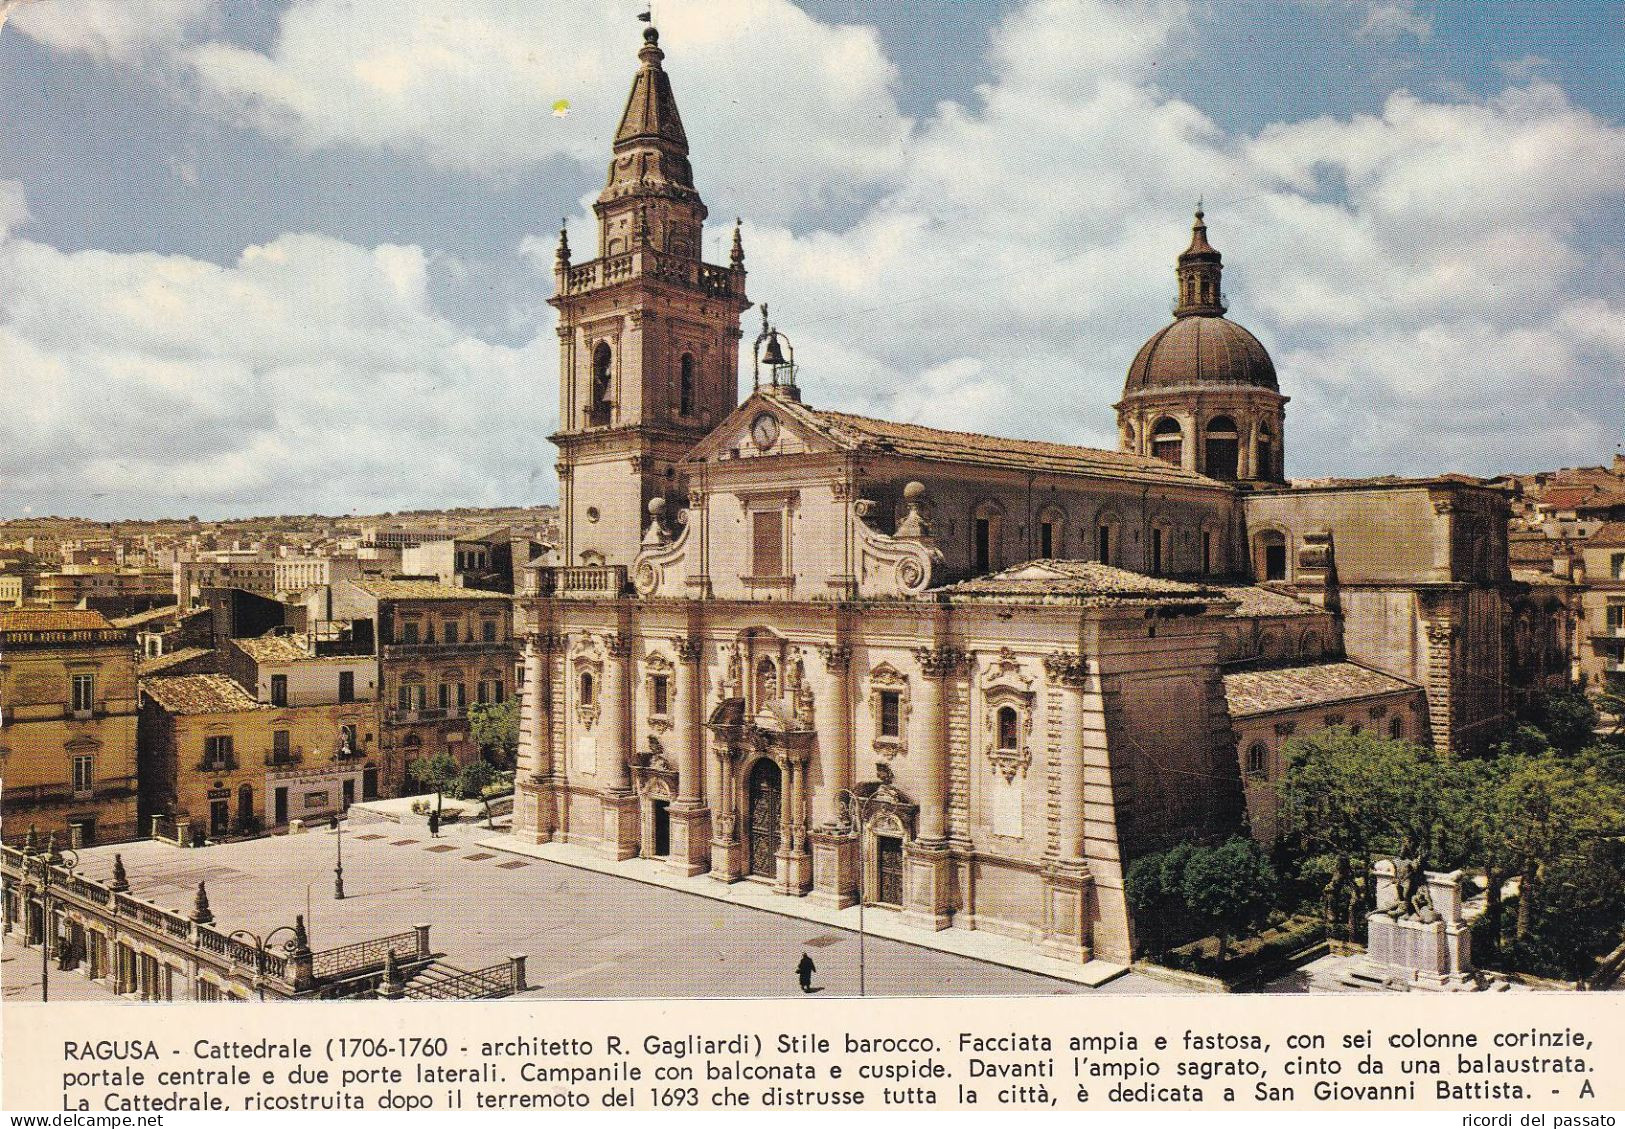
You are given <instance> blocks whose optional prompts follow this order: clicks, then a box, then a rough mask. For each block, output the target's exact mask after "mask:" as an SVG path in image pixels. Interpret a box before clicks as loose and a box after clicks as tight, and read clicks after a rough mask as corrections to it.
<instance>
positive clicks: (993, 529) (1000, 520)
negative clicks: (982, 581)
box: [971, 502, 1004, 575]
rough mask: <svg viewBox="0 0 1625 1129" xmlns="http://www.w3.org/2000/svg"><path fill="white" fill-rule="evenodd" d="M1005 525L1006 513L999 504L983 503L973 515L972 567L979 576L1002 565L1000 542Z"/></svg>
mask: <svg viewBox="0 0 1625 1129" xmlns="http://www.w3.org/2000/svg"><path fill="white" fill-rule="evenodd" d="M1003 524H1004V511H1003V510H1001V509H1000V508H999V504H998V503H997V502H983V503H981V504H980V505H978V506H977V507H976V510H975V512H973V513H972V514H971V567H972V568H973V569H974V570H975V571H976V573H977V574H978V575H981V574H984V573H989V572H992V571H994V570H995V569H997V568H999V567H1000V566H1001V564H1002V559H1001V558H1002V554H1001V553H1000V551H999V542H1000V538H1001V536H1002V533H1003V528H1002V527H1003Z"/></svg>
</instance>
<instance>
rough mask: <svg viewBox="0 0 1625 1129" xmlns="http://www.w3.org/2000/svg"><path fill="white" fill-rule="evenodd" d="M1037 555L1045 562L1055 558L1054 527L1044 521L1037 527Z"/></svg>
mask: <svg viewBox="0 0 1625 1129" xmlns="http://www.w3.org/2000/svg"><path fill="white" fill-rule="evenodd" d="M1038 555H1039V556H1041V557H1043V558H1044V559H1045V560H1049V559H1050V558H1051V557H1053V556H1055V525H1054V523H1053V522H1048V521H1046V522H1045V523H1044V524H1043V525H1040V526H1039V527H1038Z"/></svg>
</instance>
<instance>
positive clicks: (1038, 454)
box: [791, 405, 1217, 486]
mask: <svg viewBox="0 0 1625 1129" xmlns="http://www.w3.org/2000/svg"><path fill="white" fill-rule="evenodd" d="M793 407H794V408H796V409H799V411H797V410H792V412H791V414H792V415H795V416H797V418H804V417H811V419H812V420H813V421H814V422H815V423H816V424H817V425H818V426H819V427H820V428H821V430H822V431H823V432H824V434H826V435H827V436H829V437H830V438H831V439H833V440H834V441H835V442H837V443H838V444H839V445H841V446H842V447H845V448H847V449H849V450H873V451H884V452H889V453H891V454H896V455H904V456H907V457H910V458H916V459H930V460H933V461H936V462H949V463H972V464H975V465H978V466H996V467H1009V468H1013V469H1017V470H1036V471H1049V472H1051V473H1056V474H1082V475H1094V476H1099V477H1104V478H1132V479H1134V480H1136V481H1140V482H1145V481H1153V482H1162V483H1181V484H1188V485H1191V486H1216V485H1217V483H1215V482H1214V481H1213V480H1212V479H1210V478H1207V477H1206V476H1204V475H1200V474H1197V473H1196V472H1195V471H1192V470H1186V469H1184V468H1183V467H1177V466H1173V465H1171V464H1169V463H1166V462H1163V461H1162V460H1161V459H1152V458H1146V457H1144V456H1141V455H1130V454H1125V453H1123V452H1121V451H1101V450H1097V449H1095V448H1093V447H1074V446H1071V445H1070V444H1066V443H1050V442H1046V441H1044V440H1039V439H1005V438H1001V437H998V436H994V435H979V434H976V433H974V432H966V431H945V430H942V429H941V428H936V427H924V426H922V425H920V424H917V423H898V422H895V421H893V420H885V419H871V418H869V417H868V416H855V415H848V414H847V413H846V412H832V411H820V410H816V409H813V408H806V407H803V406H801V405H794V406H793Z"/></svg>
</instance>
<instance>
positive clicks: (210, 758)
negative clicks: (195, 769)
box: [203, 733, 231, 768]
mask: <svg viewBox="0 0 1625 1129" xmlns="http://www.w3.org/2000/svg"><path fill="white" fill-rule="evenodd" d="M203 763H204V764H206V765H209V766H210V767H212V768H229V767H231V735H230V734H229V733H228V734H223V735H221V736H218V737H205V738H204V739H203Z"/></svg>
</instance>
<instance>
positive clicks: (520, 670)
mask: <svg viewBox="0 0 1625 1129" xmlns="http://www.w3.org/2000/svg"><path fill="white" fill-rule="evenodd" d="M513 684H514V685H515V686H523V685H524V684H525V664H524V663H515V664H514V667H513Z"/></svg>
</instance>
